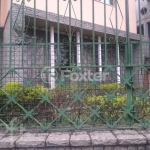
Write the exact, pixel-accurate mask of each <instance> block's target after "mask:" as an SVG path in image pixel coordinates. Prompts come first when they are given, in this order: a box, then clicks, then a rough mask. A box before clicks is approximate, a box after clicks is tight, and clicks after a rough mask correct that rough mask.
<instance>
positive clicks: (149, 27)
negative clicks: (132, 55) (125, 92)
mask: <svg viewBox="0 0 150 150" xmlns="http://www.w3.org/2000/svg"><path fill="white" fill-rule="evenodd" d="M136 18H137V34H139V37H140V38H141V43H142V46H141V47H142V49H144V64H145V65H146V68H147V70H146V71H143V74H144V77H143V80H144V87H146V90H148V89H149V87H150V75H149V74H150V69H149V64H150V46H149V44H150V43H149V39H150V1H149V0H136ZM142 37H145V40H142ZM149 95H150V94H149Z"/></svg>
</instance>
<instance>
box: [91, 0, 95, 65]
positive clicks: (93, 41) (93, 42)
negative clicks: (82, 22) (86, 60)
mask: <svg viewBox="0 0 150 150" xmlns="http://www.w3.org/2000/svg"><path fill="white" fill-rule="evenodd" d="M94 10H95V9H94V0H92V26H93V29H92V30H93V31H92V45H93V65H95V13H94Z"/></svg>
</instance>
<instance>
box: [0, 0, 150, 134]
mask: <svg viewBox="0 0 150 150" xmlns="http://www.w3.org/2000/svg"><path fill="white" fill-rule="evenodd" d="M10 1H11V2H10V5H11V7H10V11H9V14H8V17H7V20H6V23H5V26H4V29H3V31H1V33H2V34H3V37H2V39H1V42H0V57H1V58H0V126H1V127H2V129H4V128H6V129H7V130H9V131H14V130H16V129H18V127H20V126H22V125H23V126H24V127H25V129H26V130H29V129H31V130H32V131H33V130H36V129H38V130H40V129H42V130H44V131H49V130H70V129H78V130H80V129H87V130H88V129H103V128H111V129H114V128H118V129H133V128H144V129H146V128H148V127H149V124H150V90H149V86H150V83H149V82H150V67H149V64H150V55H149V50H150V49H149V44H150V42H149V41H148V40H146V38H144V36H142V28H140V29H139V32H140V34H139V35H136V34H131V33H130V26H131V24H132V23H131V22H129V20H130V19H129V17H130V11H129V0H123V2H124V10H125V13H123V12H122V8H121V6H120V5H119V1H118V0H114V1H111V3H110V4H109V5H108V1H106V0H104V2H99V4H98V5H102V6H103V10H104V12H103V13H102V14H103V17H104V20H103V25H99V24H96V23H95V20H96V19H95V15H96V14H95V8H96V4H97V3H98V2H97V1H95V0H89V1H90V2H91V5H90V7H91V11H92V15H91V16H92V18H91V20H92V21H91V23H89V22H86V21H85V20H84V15H83V12H84V9H85V7H86V6H85V1H88V0H76V1H75V0H67V1H66V0H57V3H56V4H57V8H56V10H57V11H56V12H55V13H51V10H49V6H50V5H54V4H52V1H49V0H45V1H43V2H44V3H45V4H44V5H45V6H44V7H45V8H44V9H45V10H39V9H38V1H37V0H28V1H27V0H20V1H19V0H18V1H17V0H16V1H15V0H10ZM14 2H18V3H19V4H14ZM55 2H56V1H55ZM112 2H113V3H112ZM29 3H32V4H33V5H32V8H31V7H28V4H29ZM62 3H65V4H66V8H65V12H64V15H62V14H61V7H62V6H61V4H62ZM76 3H77V4H78V10H75V7H74V6H75V5H76ZM140 3H141V2H140V0H139V1H138V9H139V10H140V9H141V6H140ZM110 5H112V6H110ZM108 7H109V9H110V8H111V12H110V14H109V15H108V14H107V10H108ZM76 12H78V16H77V14H76ZM139 12H140V11H139ZM113 13H114V14H115V25H114V22H113V21H112V16H113ZM87 15H89V14H87ZM119 15H120V16H121V17H120V18H121V19H120V18H119V17H118V16H119ZM138 16H139V22H141V15H140V13H139V14H138ZM113 17H114V16H113ZM99 18H102V16H101V13H100V14H99ZM107 18H109V20H110V24H111V27H108V26H107V25H108V22H107ZM123 22H125V31H122V24H123ZM85 24H87V26H85ZM139 26H141V23H140V24H139ZM97 28H98V29H97ZM135 28H136V27H135Z"/></svg>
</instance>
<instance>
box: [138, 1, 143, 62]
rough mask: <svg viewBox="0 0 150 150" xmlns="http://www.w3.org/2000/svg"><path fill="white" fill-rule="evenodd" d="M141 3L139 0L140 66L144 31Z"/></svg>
mask: <svg viewBox="0 0 150 150" xmlns="http://www.w3.org/2000/svg"><path fill="white" fill-rule="evenodd" d="M140 10H141V3H140V0H138V12H139V14H138V15H139V30H140V35H139V36H140V64H142V31H141V14H140V12H141V11H140Z"/></svg>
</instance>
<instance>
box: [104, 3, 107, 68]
mask: <svg viewBox="0 0 150 150" xmlns="http://www.w3.org/2000/svg"><path fill="white" fill-rule="evenodd" d="M104 42H105V66H106V65H107V35H106V0H104Z"/></svg>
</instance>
